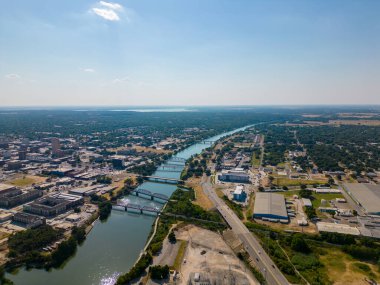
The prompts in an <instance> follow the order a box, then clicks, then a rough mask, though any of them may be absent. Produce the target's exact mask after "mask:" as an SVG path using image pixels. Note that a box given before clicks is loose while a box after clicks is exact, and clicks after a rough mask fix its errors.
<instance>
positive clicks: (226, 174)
mask: <svg viewBox="0 0 380 285" xmlns="http://www.w3.org/2000/svg"><path fill="white" fill-rule="evenodd" d="M218 179H219V180H221V181H226V182H238V183H249V182H250V180H249V174H248V173H247V172H246V171H244V170H243V169H241V168H236V169H234V170H227V171H222V174H220V175H219V176H218Z"/></svg>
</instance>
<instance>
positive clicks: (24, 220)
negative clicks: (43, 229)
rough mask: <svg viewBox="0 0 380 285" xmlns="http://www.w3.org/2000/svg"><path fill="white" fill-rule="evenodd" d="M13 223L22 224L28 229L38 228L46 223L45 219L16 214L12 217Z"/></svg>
mask: <svg viewBox="0 0 380 285" xmlns="http://www.w3.org/2000/svg"><path fill="white" fill-rule="evenodd" d="M13 221H14V222H17V223H21V224H23V225H24V227H26V228H28V229H29V228H35V227H38V226H40V225H43V224H45V222H46V220H45V218H42V217H40V216H36V215H31V214H27V213H16V214H15V215H14V216H13Z"/></svg>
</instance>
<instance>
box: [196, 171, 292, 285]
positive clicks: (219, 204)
mask: <svg viewBox="0 0 380 285" xmlns="http://www.w3.org/2000/svg"><path fill="white" fill-rule="evenodd" d="M201 185H202V188H203V191H204V192H205V193H206V194H207V196H208V197H209V198H210V200H211V201H212V202H213V203H214V205H215V206H216V208H217V209H218V211H219V213H220V214H221V215H222V216H223V217H224V219H225V220H226V222H227V223H228V225H229V226H230V227H231V229H232V230H233V231H234V233H235V234H236V235H237V236H238V237H239V238H240V240H241V241H242V242H243V244H244V246H245V249H246V251H247V253H248V254H249V255H250V257H251V258H252V260H254V262H255V264H256V265H257V268H259V269H260V271H261V273H262V274H263V276H264V278H265V279H266V280H267V283H268V284H269V285H288V284H289V282H288V281H287V280H286V278H285V276H284V275H283V274H282V273H281V271H280V270H279V269H278V268H277V266H276V265H275V264H274V262H273V261H272V260H271V259H270V257H269V256H268V255H267V254H266V252H265V251H264V249H263V248H262V246H261V245H260V243H259V241H258V240H257V239H256V238H255V237H254V236H253V234H252V233H251V232H250V231H249V230H248V229H247V227H246V226H245V225H244V224H243V222H242V221H241V220H240V219H239V218H238V217H237V216H236V214H235V213H234V212H233V211H232V210H231V209H230V208H229V207H228V206H227V205H226V204H225V203H224V201H223V200H222V199H220V198H219V197H218V195H217V194H216V193H215V191H214V189H213V186H212V184H211V182H210V177H206V176H204V177H203V179H202V182H201Z"/></svg>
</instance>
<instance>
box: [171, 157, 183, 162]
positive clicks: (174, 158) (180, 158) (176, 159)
mask: <svg viewBox="0 0 380 285" xmlns="http://www.w3.org/2000/svg"><path fill="white" fill-rule="evenodd" d="M169 161H175V162H177V161H178V162H183V163H185V162H186V158H183V157H179V156H173V157H172V158H170V159H169Z"/></svg>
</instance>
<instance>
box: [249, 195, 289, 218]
mask: <svg viewBox="0 0 380 285" xmlns="http://www.w3.org/2000/svg"><path fill="white" fill-rule="evenodd" d="M253 217H254V218H261V219H274V220H280V221H284V220H285V221H288V212H287V211H286V205H285V198H284V196H283V195H281V194H275V193H257V194H256V198H255V208H254V210H253Z"/></svg>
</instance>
